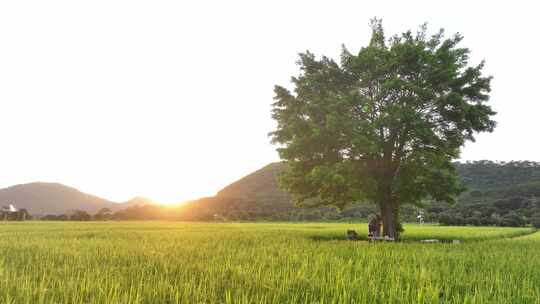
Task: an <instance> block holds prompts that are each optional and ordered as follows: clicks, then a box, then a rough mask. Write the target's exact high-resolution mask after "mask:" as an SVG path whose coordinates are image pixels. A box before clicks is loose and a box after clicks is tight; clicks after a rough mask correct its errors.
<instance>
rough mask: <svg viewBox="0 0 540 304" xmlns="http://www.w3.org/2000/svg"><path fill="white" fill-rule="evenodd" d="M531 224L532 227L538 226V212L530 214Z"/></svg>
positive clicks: (539, 222)
mask: <svg viewBox="0 0 540 304" xmlns="http://www.w3.org/2000/svg"><path fill="white" fill-rule="evenodd" d="M531 224H532V225H533V227H534V228H540V213H536V214H534V215H533V216H532V218H531Z"/></svg>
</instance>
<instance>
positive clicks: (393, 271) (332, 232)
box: [0, 222, 540, 304]
mask: <svg viewBox="0 0 540 304" xmlns="http://www.w3.org/2000/svg"><path fill="white" fill-rule="evenodd" d="M365 226H366V225H365V224H327V223H306V224H285V223H283V224H279V223H272V224H266V223H257V224H255V223H220V224H211V223H176V222H127V223H126V222H89V223H69V222H65V223H64V222H21V223H8V222H0V303H4V304H6V303H441V302H444V303H540V233H534V234H530V232H531V230H530V229H528V228H494V227H483V228H475V227H439V226H430V225H423V226H420V225H405V229H406V233H405V234H404V240H405V241H404V242H402V243H397V244H382V243H377V244H372V243H368V242H363V241H358V242H352V241H347V240H345V239H344V235H345V231H346V229H348V228H353V229H356V230H357V231H360V232H361V233H363V234H365V232H366V227H365ZM525 234H528V235H526V236H521V237H520V235H525ZM423 238H439V239H444V240H452V239H460V240H463V242H462V243H460V244H452V243H439V244H422V243H419V242H417V240H419V239H423Z"/></svg>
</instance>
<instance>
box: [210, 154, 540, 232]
mask: <svg viewBox="0 0 540 304" xmlns="http://www.w3.org/2000/svg"><path fill="white" fill-rule="evenodd" d="M455 166H456V169H457V171H458V174H459V176H460V180H461V182H462V184H463V185H465V186H466V187H467V191H465V192H464V193H463V194H462V195H461V196H460V197H459V198H458V203H457V204H455V205H452V206H450V205H448V204H445V203H441V202H430V201H426V202H424V208H420V209H419V208H416V207H412V206H405V207H404V208H403V211H402V212H403V217H404V219H405V220H409V221H414V220H416V215H417V214H418V212H422V213H423V214H424V216H425V217H426V219H427V220H432V221H439V220H441V219H442V221H443V222H445V223H447V224H478V225H480V224H485V225H490V224H503V225H508V226H510V225H515V224H516V223H523V222H528V221H530V218H531V217H536V216H537V214H540V163H537V162H531V161H512V162H493V161H486V160H482V161H474V162H467V163H460V162H456V163H455ZM284 169H285V165H284V164H283V163H272V164H269V165H267V166H265V167H263V168H261V169H260V170H257V171H255V172H253V173H251V174H249V175H247V176H245V177H244V178H242V179H240V180H238V181H236V182H234V183H232V184H231V185H229V186H227V187H225V188H224V189H223V190H221V191H219V192H218V194H217V196H216V197H215V198H214V203H215V204H216V206H217V205H220V200H223V199H227V200H228V201H229V202H230V201H234V202H236V208H235V209H236V210H237V211H242V210H243V211H249V212H248V213H250V214H251V217H254V218H257V217H270V218H274V219H283V220H291V219H293V220H294V219H337V218H347V217H352V218H358V217H363V218H365V217H367V216H369V215H370V214H373V213H375V212H377V209H376V208H375V207H374V206H373V205H371V204H358V205H353V206H350V207H348V208H346V209H345V210H343V211H340V212H339V211H336V210H335V209H333V208H316V209H297V208H295V207H294V205H293V203H292V202H291V200H290V199H289V196H288V195H287V194H286V193H284V192H283V191H281V190H279V189H278V186H277V182H276V179H275V177H276V176H277V174H279V172H281V171H282V170H284ZM239 202H241V203H239ZM222 204H223V203H221V205H222ZM219 209H221V210H223V209H224V208H223V206H221V207H220V208H219ZM228 214H229V215H231V212H229V213H228ZM236 214H240V213H239V212H237V213H236ZM448 218H451V219H450V220H448Z"/></svg>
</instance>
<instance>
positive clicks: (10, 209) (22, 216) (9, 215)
mask: <svg viewBox="0 0 540 304" xmlns="http://www.w3.org/2000/svg"><path fill="white" fill-rule="evenodd" d="M29 219H31V216H30V214H29V213H28V210H26V209H24V208H23V209H19V210H17V208H15V206H13V205H12V204H9V205H8V206H3V207H2V208H0V220H2V221H25V220H29Z"/></svg>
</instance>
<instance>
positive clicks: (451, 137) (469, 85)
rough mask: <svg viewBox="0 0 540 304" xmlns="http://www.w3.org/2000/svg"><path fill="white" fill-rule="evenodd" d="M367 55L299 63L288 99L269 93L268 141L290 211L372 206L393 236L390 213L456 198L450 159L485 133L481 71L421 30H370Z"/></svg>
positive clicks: (459, 50)
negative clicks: (273, 125) (281, 168)
mask: <svg viewBox="0 0 540 304" xmlns="http://www.w3.org/2000/svg"><path fill="white" fill-rule="evenodd" d="M371 28H372V37H371V41H370V43H369V45H368V46H366V47H363V48H362V49H361V50H360V51H359V52H358V53H357V54H356V55H354V54H351V53H350V52H349V51H348V50H347V49H346V48H345V47H343V51H342V54H341V61H340V63H337V62H335V61H334V60H332V59H331V58H328V57H324V56H323V57H322V58H321V59H317V58H316V57H315V56H314V55H313V54H312V53H310V52H306V53H302V54H300V59H299V61H298V64H299V66H300V71H301V72H300V74H299V75H298V76H297V77H293V78H292V84H293V86H294V90H293V91H292V92H291V91H289V90H287V89H286V88H284V87H281V86H276V87H275V103H274V104H273V110H272V116H273V118H274V119H275V120H276V121H277V129H276V130H275V131H273V132H271V133H270V135H271V136H272V140H273V142H274V143H277V144H279V148H278V151H279V154H280V157H281V158H282V159H283V160H284V161H285V162H286V163H287V164H288V169H287V170H286V172H285V173H284V174H283V175H282V176H281V178H280V184H281V185H282V187H283V188H284V189H285V190H287V191H288V192H289V193H290V194H291V195H292V197H293V199H294V200H295V202H296V203H297V204H299V205H305V204H308V203H309V202H314V201H315V202H318V203H320V204H331V205H335V206H338V207H341V208H343V207H344V206H346V205H347V204H351V203H358V202H373V203H375V204H377V205H378V206H379V208H380V212H381V214H382V216H383V225H384V231H383V233H384V235H388V236H390V237H395V238H398V237H399V231H400V223H399V209H400V206H401V205H402V204H418V203H419V202H420V201H421V200H422V199H424V198H430V199H433V200H437V201H446V202H453V201H454V200H455V196H456V195H457V194H459V193H460V192H461V191H463V188H462V186H461V185H460V184H459V181H458V178H457V175H456V170H455V169H454V167H453V166H452V160H453V159H456V158H458V157H459V151H460V147H462V146H463V145H464V143H465V142H466V141H468V140H470V141H474V134H475V133H476V132H482V131H489V132H491V131H492V130H493V128H494V127H495V122H494V121H493V120H492V119H491V118H492V116H493V115H494V114H495V112H494V111H493V110H492V109H491V107H490V106H489V105H487V104H486V102H487V101H488V99H489V92H490V80H491V77H486V76H484V75H482V68H483V66H484V63H483V62H482V63H480V64H479V65H476V66H469V64H468V59H469V53H470V51H469V49H467V48H463V47H459V46H458V45H459V43H460V41H461V40H462V36H461V35H459V34H456V35H454V36H452V37H450V38H445V37H444V31H443V30H440V31H439V32H438V33H436V34H434V35H428V33H427V27H426V26H425V25H424V26H422V27H420V29H419V30H418V31H417V32H416V33H413V32H411V31H407V32H405V33H402V34H401V35H395V36H393V37H392V38H390V39H386V38H385V35H384V31H383V27H382V22H381V20H377V19H374V20H372V22H371Z"/></svg>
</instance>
